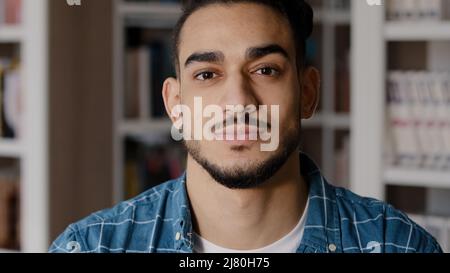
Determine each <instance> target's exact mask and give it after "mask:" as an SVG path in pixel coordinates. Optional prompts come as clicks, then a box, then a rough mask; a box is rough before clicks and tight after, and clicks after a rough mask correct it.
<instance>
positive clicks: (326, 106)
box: [113, 0, 351, 201]
mask: <svg viewBox="0 0 450 273" xmlns="http://www.w3.org/2000/svg"><path fill="white" fill-rule="evenodd" d="M313 2H314V1H313ZM341 2H344V4H343V6H336V5H335V2H334V1H333V0H325V1H320V3H312V4H313V7H314V10H315V24H316V25H317V27H316V30H315V31H316V36H317V37H318V41H317V43H320V45H318V46H317V47H318V48H317V50H318V52H316V53H315V54H316V55H315V56H312V58H313V59H314V60H312V62H313V63H314V64H315V65H316V66H318V67H319V68H323V69H321V73H322V84H323V90H322V92H323V93H322V100H323V101H322V105H321V109H320V113H318V114H317V115H316V116H315V117H314V118H313V119H311V120H308V121H305V122H304V124H303V128H304V130H305V131H308V132H307V133H306V134H309V135H311V138H310V139H307V137H305V141H304V145H305V146H308V147H309V146H311V147H315V146H317V149H316V148H312V149H313V150H314V151H313V154H315V155H316V158H315V159H316V160H317V161H318V162H319V163H320V164H321V165H322V168H323V170H324V172H325V173H326V174H327V175H328V176H329V177H331V180H332V179H333V177H334V176H335V175H334V174H335V172H336V170H335V169H336V168H337V167H336V163H335V161H334V155H335V154H336V146H338V142H342V141H343V140H342V138H348V135H349V133H350V121H351V118H350V112H349V109H345V110H344V111H342V110H338V109H336V108H337V107H336V103H337V102H336V99H335V97H336V96H340V95H341V94H337V93H336V90H335V85H336V84H335V82H336V75H335V71H336V70H337V63H338V61H340V60H338V58H340V57H341V55H343V56H344V57H343V58H345V54H348V52H342V51H339V52H338V50H337V49H336V47H335V45H336V42H337V40H338V39H343V40H344V43H349V41H346V40H349V38H348V37H347V36H348V33H349V32H350V22H351V12H350V7H349V5H348V2H349V1H341ZM345 2H346V3H347V4H345ZM316 4H317V5H316ZM179 15H180V5H179V4H178V3H176V2H175V3H174V2H163V1H161V2H158V1H139V2H137V1H135V2H133V1H123V0H115V2H114V58H113V59H114V67H115V68H114V87H115V89H114V149H113V150H114V168H113V169H114V175H113V176H114V200H115V201H120V200H123V199H124V197H125V196H126V195H127V194H126V193H125V190H124V183H126V181H125V180H127V179H126V178H124V177H125V173H126V172H127V167H126V163H125V162H126V153H127V145H126V140H127V139H129V138H138V139H142V138H145V139H147V141H150V142H152V141H157V142H158V141H161V137H162V136H164V135H168V133H169V132H170V128H171V127H170V126H171V123H170V121H169V120H167V119H163V118H156V119H155V118H148V117H147V116H144V117H142V115H140V116H138V117H133V118H126V117H125V116H126V115H124V112H125V109H124V108H126V107H125V106H124V102H123V101H124V99H123V98H124V95H125V92H126V81H127V80H126V77H127V76H126V73H125V72H124V70H123V69H122V67H125V66H126V62H127V61H126V60H127V57H126V54H127V35H128V34H127V33H128V31H129V29H130V28H136V27H138V28H139V27H140V28H144V29H148V30H150V31H152V30H154V31H156V32H158V31H161V30H164V31H168V32H167V33H168V34H170V31H171V29H172V27H173V26H174V24H175V22H176V20H177V18H178V16H179ZM339 31H340V32H344V33H343V34H344V35H341V34H342V33H338V32H339ZM340 36H344V38H340ZM341 43H342V42H341ZM345 50H346V51H349V50H350V48H349V45H347V48H345ZM319 55H323V56H324V57H323V58H320V56H319ZM345 91H346V92H349V90H345ZM344 100H345V99H344ZM347 101H349V97H347ZM309 132H310V133H309ZM338 132H344V133H343V134H339V133H338ZM317 135H320V139H321V140H320V143H316V142H317V139H318V138H317V137H318V136H317ZM341 135H343V137H342V136H341ZM310 142H314V143H310ZM308 143H309V144H308ZM169 145H170V144H169ZM313 157H314V155H313ZM346 172H348V171H346ZM344 180H345V178H344ZM340 183H341V184H345V183H346V181H340Z"/></svg>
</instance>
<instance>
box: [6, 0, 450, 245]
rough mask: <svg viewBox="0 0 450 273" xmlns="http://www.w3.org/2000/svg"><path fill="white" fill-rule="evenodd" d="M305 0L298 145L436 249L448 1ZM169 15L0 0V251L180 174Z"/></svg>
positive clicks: (449, 88) (442, 222)
mask: <svg viewBox="0 0 450 273" xmlns="http://www.w3.org/2000/svg"><path fill="white" fill-rule="evenodd" d="M309 2H310V4H311V5H312V6H313V8H314V10H315V19H314V22H315V28H314V33H313V35H312V37H311V38H310V39H309V41H308V43H307V52H308V54H307V61H308V63H309V64H311V65H314V66H316V67H317V68H319V70H320V71H321V73H322V90H321V93H322V94H321V95H322V100H321V103H320V106H319V109H318V112H317V114H316V115H315V117H314V118H313V119H311V120H308V121H305V122H303V125H302V126H303V131H302V133H303V135H302V142H301V147H302V150H303V151H304V152H306V153H307V154H309V155H310V156H311V157H312V158H313V159H314V160H315V161H316V162H317V163H318V164H319V166H320V167H321V169H322V171H323V172H324V173H325V175H326V177H327V178H328V179H329V181H330V182H331V183H333V184H335V185H337V186H343V187H347V188H350V189H351V190H353V191H355V192H356V193H358V194H361V195H366V196H371V197H375V198H379V199H382V200H385V201H388V202H390V203H392V204H393V205H394V206H395V207H397V208H399V209H402V210H403V211H405V212H406V213H408V214H409V215H410V216H411V217H412V218H413V219H414V220H416V221H417V222H418V223H419V224H421V225H423V226H424V227H425V228H426V229H427V230H428V231H430V232H431V233H432V234H433V235H434V236H436V238H437V239H438V240H439V242H440V243H441V245H442V246H443V247H444V248H445V250H446V251H450V74H449V72H450V0H385V1H371V0H369V1H365V0H310V1H309ZM378 4H379V5H378ZM179 15H180V5H179V1H169V0H166V1H163V0H161V1H150V0H81V1H77V0H68V1H66V0H0V134H1V138H0V252H3V251H24V252H45V251H46V249H47V247H48V246H49V244H50V243H51V241H52V240H54V239H55V237H56V236H57V235H58V234H60V233H61V232H62V231H63V230H64V228H65V227H66V226H67V225H68V224H70V223H72V222H74V221H77V220H79V219H81V218H83V217H85V216H87V215H89V214H90V213H92V212H94V211H96V210H99V209H103V208H107V207H110V206H112V205H113V204H115V203H117V202H119V201H121V200H125V199H127V198H130V197H132V196H134V195H137V194H138V193H140V192H142V191H145V190H146V189H149V188H150V187H152V186H155V185H157V184H159V183H161V182H164V181H166V180H168V179H171V178H175V177H177V176H179V175H180V174H181V173H182V172H183V170H184V164H185V151H184V149H183V146H182V145H181V144H180V143H175V142H173V141H172V140H171V138H170V126H171V124H170V122H169V120H168V118H166V117H165V113H164V107H163V103H162V98H161V93H160V90H161V86H162V82H163V80H164V79H165V78H166V77H167V76H173V75H174V69H173V67H172V64H171V61H170V38H171V29H172V27H173V26H174V24H175V22H176V20H177V18H178V16H179Z"/></svg>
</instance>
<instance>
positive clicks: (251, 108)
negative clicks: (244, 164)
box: [171, 97, 280, 152]
mask: <svg viewBox="0 0 450 273" xmlns="http://www.w3.org/2000/svg"><path fill="white" fill-rule="evenodd" d="M171 115H172V117H174V118H175V119H176V121H175V122H174V124H173V126H172V130H171V135H172V138H173V139H174V140H175V141H180V140H183V139H184V140H199V141H200V140H207V141H225V140H226V141H234V140H237V141H245V140H247V141H256V140H261V144H260V150H261V151H265V152H270V151H275V150H276V149H278V145H279V142H280V126H279V123H280V121H279V118H280V107H279V105H271V106H270V120H269V107H268V106H267V105H260V106H259V107H256V106H255V105H247V106H243V105H227V106H225V109H224V108H222V107H220V106H219V105H214V104H213V105H207V106H205V107H203V100H202V98H201V97H195V98H194V109H193V111H192V110H191V108H190V107H188V106H187V105H176V106H175V107H174V108H173V109H172V112H171ZM205 119H207V121H206V122H205V123H204V120H205ZM192 121H193V123H194V124H192Z"/></svg>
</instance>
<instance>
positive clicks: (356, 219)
mask: <svg viewBox="0 0 450 273" xmlns="http://www.w3.org/2000/svg"><path fill="white" fill-rule="evenodd" d="M334 189H335V190H334V194H335V198H336V199H335V200H336V205H337V209H338V214H339V218H340V219H339V220H340V221H341V223H340V224H341V229H342V243H343V245H344V249H345V245H346V244H347V248H348V249H349V250H351V249H354V250H356V251H361V249H360V248H362V249H363V251H368V252H371V251H373V252H422V253H439V252H442V250H441V248H440V246H439V244H438V243H437V242H436V240H435V239H434V238H433V236H431V235H430V234H429V233H428V232H427V231H426V230H425V229H423V228H422V227H420V226H419V225H418V224H416V223H415V222H414V221H413V220H411V219H410V218H409V217H408V216H407V215H406V214H405V213H403V212H402V211H400V210H398V209H396V208H394V207H393V206H392V205H390V204H387V203H385V202H382V201H379V200H376V199H373V198H367V197H362V196H359V195H357V194H355V193H353V192H351V191H349V190H347V189H343V188H334Z"/></svg>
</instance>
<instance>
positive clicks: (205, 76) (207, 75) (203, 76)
mask: <svg viewBox="0 0 450 273" xmlns="http://www.w3.org/2000/svg"><path fill="white" fill-rule="evenodd" d="M216 76H217V75H216V73H214V72H209V71H206V72H201V73H199V74H197V75H196V76H195V78H196V79H197V80H199V81H207V80H212V79H214V78H215V77H216Z"/></svg>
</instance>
